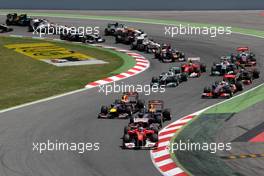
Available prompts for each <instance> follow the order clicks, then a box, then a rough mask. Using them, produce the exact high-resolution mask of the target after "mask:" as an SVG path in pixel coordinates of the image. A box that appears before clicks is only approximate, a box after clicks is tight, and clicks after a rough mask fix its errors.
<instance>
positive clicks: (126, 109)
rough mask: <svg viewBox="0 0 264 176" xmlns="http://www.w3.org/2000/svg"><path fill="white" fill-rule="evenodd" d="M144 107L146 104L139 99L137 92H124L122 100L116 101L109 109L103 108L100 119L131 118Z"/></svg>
mask: <svg viewBox="0 0 264 176" xmlns="http://www.w3.org/2000/svg"><path fill="white" fill-rule="evenodd" d="M144 106H145V105H144V102H143V101H142V100H140V99H139V96H138V93H137V92H124V93H123V95H122V97H121V100H119V99H117V100H115V102H114V103H113V104H111V105H110V106H109V107H107V106H102V107H101V111H100V113H99V114H98V118H103V119H114V118H119V119H127V118H131V116H132V114H133V113H136V112H138V111H139V110H140V109H142V108H144Z"/></svg>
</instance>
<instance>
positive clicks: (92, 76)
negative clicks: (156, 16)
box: [0, 37, 135, 109]
mask: <svg viewBox="0 0 264 176" xmlns="http://www.w3.org/2000/svg"><path fill="white" fill-rule="evenodd" d="M33 42H45V41H44V40H41V41H39V40H37V39H29V38H13V37H0V95H1V96H0V109H4V108H8V107H11V106H15V105H19V104H23V103H26V102H31V101H34V100H38V99H42V98H45V97H49V96H52V95H57V94H61V93H65V92H69V91H73V90H76V89H80V88H83V87H84V86H85V85H86V83H88V82H92V81H95V80H98V79H102V78H105V77H108V76H112V75H113V74H116V73H118V72H122V71H124V70H126V69H127V68H128V67H129V66H133V64H134V62H135V61H134V60H133V59H131V57H129V56H127V55H125V54H122V53H118V52H115V51H112V50H107V49H101V48H96V47H92V46H83V45H78V44H76V45H75V44H70V43H61V42H54V43H55V44H56V45H59V46H62V47H64V48H68V49H70V50H74V51H78V52H80V53H83V54H87V55H90V56H92V57H94V58H98V59H100V60H103V61H106V62H108V64H103V65H84V66H72V67H56V66H53V65H50V64H47V63H44V62H42V61H38V60H35V59H32V58H29V57H27V56H25V55H22V54H19V53H17V52H15V51H14V50H12V49H7V48H6V47H4V45H6V44H14V43H33ZM47 42H50V43H53V42H52V41H47ZM124 60H125V61H124ZM128 60H131V61H128ZM124 63H126V64H125V66H123V64H124Z"/></svg>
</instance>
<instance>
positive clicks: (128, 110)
mask: <svg viewBox="0 0 264 176" xmlns="http://www.w3.org/2000/svg"><path fill="white" fill-rule="evenodd" d="M126 112H127V114H128V118H130V117H131V116H132V114H133V111H132V108H131V107H130V106H128V107H126Z"/></svg>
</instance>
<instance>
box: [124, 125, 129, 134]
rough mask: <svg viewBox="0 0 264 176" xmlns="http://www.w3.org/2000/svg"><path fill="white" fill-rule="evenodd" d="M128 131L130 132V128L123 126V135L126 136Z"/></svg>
mask: <svg viewBox="0 0 264 176" xmlns="http://www.w3.org/2000/svg"><path fill="white" fill-rule="evenodd" d="M129 130H130V127H129V126H125V127H124V134H127V133H128V131H129Z"/></svg>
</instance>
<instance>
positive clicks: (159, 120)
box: [151, 116, 164, 126]
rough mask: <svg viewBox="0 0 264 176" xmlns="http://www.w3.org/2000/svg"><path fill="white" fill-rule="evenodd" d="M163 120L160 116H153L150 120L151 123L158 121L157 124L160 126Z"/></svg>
mask: <svg viewBox="0 0 264 176" xmlns="http://www.w3.org/2000/svg"><path fill="white" fill-rule="evenodd" d="M163 121H164V118H162V117H161V116H157V117H156V118H155V120H153V122H151V123H158V124H160V125H161V126H162V122H163Z"/></svg>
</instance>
